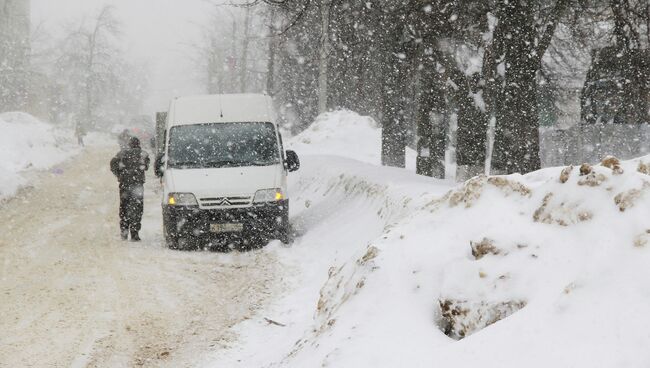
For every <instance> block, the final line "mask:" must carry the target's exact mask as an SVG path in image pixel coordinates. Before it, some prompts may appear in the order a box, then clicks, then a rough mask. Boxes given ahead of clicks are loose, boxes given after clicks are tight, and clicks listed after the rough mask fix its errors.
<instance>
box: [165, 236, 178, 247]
mask: <svg viewBox="0 0 650 368" xmlns="http://www.w3.org/2000/svg"><path fill="white" fill-rule="evenodd" d="M165 243H167V248H169V249H173V250H178V239H176V238H175V237H173V236H165Z"/></svg>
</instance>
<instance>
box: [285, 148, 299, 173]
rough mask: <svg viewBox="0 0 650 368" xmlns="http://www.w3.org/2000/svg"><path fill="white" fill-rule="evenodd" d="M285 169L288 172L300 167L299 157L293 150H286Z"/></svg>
mask: <svg viewBox="0 0 650 368" xmlns="http://www.w3.org/2000/svg"><path fill="white" fill-rule="evenodd" d="M286 154H287V169H288V170H289V172H294V171H298V169H300V159H299V158H298V154H297V153H296V152H294V151H287V153H286Z"/></svg>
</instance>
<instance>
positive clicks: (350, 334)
mask: <svg viewBox="0 0 650 368" xmlns="http://www.w3.org/2000/svg"><path fill="white" fill-rule="evenodd" d="M7 116H9V117H7ZM11 116H12V115H2V119H3V122H2V124H15V123H16V122H15V121H11V120H12V119H13V118H12V117H11ZM17 120H20V121H24V120H25V117H24V116H23V117H20V118H19V119H18V118H17ZM40 124H43V123H38V122H31V123H29V122H28V123H26V124H25V125H24V126H23V125H21V126H20V127H18V128H16V127H14V126H13V125H12V126H11V128H12V129H11V130H9V131H11V132H12V137H13V138H11V139H8V138H4V137H3V138H2V139H5V140H4V141H2V143H3V145H2V146H1V147H2V149H6V150H7V152H8V153H7V157H9V159H7V160H6V163H3V165H5V166H3V167H4V169H5V170H6V171H8V172H9V173H10V174H11V175H23V176H24V174H21V173H24V172H25V169H29V168H35V169H46V168H48V167H52V170H51V171H50V173H47V172H46V173H42V175H40V176H39V179H38V182H36V184H35V186H36V189H34V190H29V191H25V192H24V193H20V194H19V195H18V196H17V197H15V198H13V199H11V200H9V201H7V202H5V203H3V212H2V214H1V216H2V218H0V220H1V221H0V230H2V231H0V233H1V234H2V236H0V259H2V260H3V261H2V262H0V265H1V266H0V295H2V297H3V299H2V303H0V315H1V316H3V317H2V318H0V366H2V365H3V364H6V365H8V366H30V365H31V366H59V365H60V366H75V367H76V366H79V367H81V366H125V367H126V366H134V365H143V366H152V367H153V366H156V367H157V366H170V367H171V366H173V367H176V366H197V365H199V366H205V367H301V368H302V367H320V366H328V367H396V366H405V367H432V366H438V365H450V364H451V365H454V366H457V367H475V366H479V365H480V366H482V367H495V368H496V367H522V366H523V367H550V366H552V367H590V368H591V367H639V368H641V367H648V366H649V365H650V352H649V351H648V349H647V346H649V345H650V332H649V331H648V329H647V326H648V325H650V317H649V316H648V314H647V313H646V310H647V306H648V305H650V277H649V276H650V271H648V266H647V265H648V264H650V249H649V248H650V176H648V175H649V173H650V168H649V165H650V156H648V157H644V158H640V159H637V160H632V161H628V162H623V163H618V162H616V160H613V159H611V160H607V161H605V162H604V163H603V164H598V165H593V166H584V167H575V168H572V169H568V168H549V169H544V170H541V171H539V172H535V173H531V174H528V175H525V176H521V175H512V176H507V177H490V178H488V177H478V178H474V179H472V180H470V181H468V182H466V183H463V184H461V185H457V184H455V183H453V182H449V181H440V180H434V179H431V178H426V177H421V176H417V175H415V174H413V173H412V170H402V169H394V168H386V167H381V166H379V155H378V153H379V147H380V132H379V129H378V127H377V125H376V124H375V123H374V122H373V121H372V120H370V119H368V118H364V117H360V116H358V115H356V114H354V113H351V112H346V111H344V112H337V113H331V114H327V115H325V116H322V117H321V118H320V119H319V120H318V121H317V122H316V123H315V124H314V125H312V127H311V128H310V129H308V130H307V131H305V132H304V133H302V134H300V135H298V136H296V137H293V138H292V139H290V140H289V141H288V142H286V144H287V148H290V149H295V150H296V151H297V152H298V153H299V154H300V156H301V161H302V169H301V170H300V171H299V172H297V173H295V174H294V175H292V176H291V183H290V192H291V193H290V194H291V201H292V202H291V211H292V212H291V218H292V222H293V224H294V227H295V231H296V240H295V242H294V243H293V244H292V245H291V246H290V247H284V246H282V245H281V244H279V243H278V242H274V243H272V244H270V245H269V246H268V247H267V248H265V249H262V250H259V251H254V252H250V253H232V254H210V253H207V252H196V253H186V252H173V251H170V250H167V249H165V246H164V242H163V240H162V234H161V231H160V222H161V220H160V208H159V194H157V193H156V192H157V191H158V190H159V188H158V185H157V182H156V181H155V180H154V179H153V178H151V177H150V179H149V182H148V184H147V187H146V193H147V194H146V199H145V200H146V204H145V208H146V214H145V218H144V222H143V225H144V228H143V231H142V234H143V237H144V239H145V241H144V242H143V243H141V244H137V245H135V244H131V243H123V242H121V241H119V240H118V236H117V229H116V228H117V219H116V217H117V216H116V207H117V193H116V192H117V190H116V183H115V179H114V178H113V177H112V176H111V174H110V172H109V170H108V168H107V162H108V160H109V159H110V157H111V155H113V154H114V153H115V152H116V151H117V144H116V143H115V142H114V141H111V142H108V141H102V140H101V139H99V138H97V139H98V142H96V143H97V144H92V145H91V146H93V147H92V148H89V149H87V150H84V151H83V153H82V154H81V155H79V157H77V158H75V160H73V161H71V162H68V163H66V164H63V165H61V166H58V164H57V162H60V161H61V160H63V159H65V158H66V157H69V155H71V154H74V153H76V152H77V149H76V148H74V147H73V146H71V145H70V144H69V143H66V144H64V145H57V141H56V140H49V138H47V137H42V138H38V137H39V136H41V135H45V136H46V135H47V134H49V133H47V134H46V133H45V132H47V131H48V129H50V128H49V127H48V126H47V125H45V127H43V126H41V125H40ZM34 126H35V127H34ZM28 128H29V129H34V130H33V131H32V132H30V131H26V130H27V129H28ZM37 138H38V139H37ZM19 142H22V143H19ZM106 144H110V146H106ZM9 145H14V146H13V147H14V150H9V149H8V148H6V147H9ZM26 147H31V148H33V150H34V152H31V149H26ZM47 147H50V148H47ZM47 150H50V151H47ZM15 152H19V153H21V154H15V155H13V156H11V154H13V153H15ZM43 152H46V153H43ZM408 157H409V162H411V163H410V164H409V165H410V166H411V167H412V160H413V159H414V155H413V152H409V153H408ZM8 163H12V165H13V166H7V165H8ZM52 165H54V167H53V166H52ZM27 172H29V170H27ZM9 177H11V176H9ZM14 177H16V178H20V177H19V176H14ZM2 178H3V179H2V180H5V179H4V178H6V177H2ZM16 180H17V181H16V183H17V184H15V185H14V187H13V188H15V187H16V186H17V185H25V183H26V181H25V178H23V179H16ZM20 180H23V181H22V182H21V181H20ZM4 183H9V181H6V182H3V188H9V185H8V184H4ZM14 190H15V189H14ZM52 199H55V200H52ZM53 337H56V338H53ZM206 352H207V354H206ZM197 359H198V360H199V362H197Z"/></svg>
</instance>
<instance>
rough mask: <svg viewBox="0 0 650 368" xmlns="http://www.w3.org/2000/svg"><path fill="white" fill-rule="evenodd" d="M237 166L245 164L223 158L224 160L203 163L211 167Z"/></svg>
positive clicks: (204, 165)
mask: <svg viewBox="0 0 650 368" xmlns="http://www.w3.org/2000/svg"><path fill="white" fill-rule="evenodd" d="M232 166H234V167H237V166H244V164H243V163H242V162H239V161H233V160H222V161H213V162H206V163H205V164H203V167H210V168H219V167H232Z"/></svg>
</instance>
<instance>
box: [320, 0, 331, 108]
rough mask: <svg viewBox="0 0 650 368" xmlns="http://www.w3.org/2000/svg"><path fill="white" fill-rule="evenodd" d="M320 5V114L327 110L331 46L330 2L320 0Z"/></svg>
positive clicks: (328, 0)
mask: <svg viewBox="0 0 650 368" xmlns="http://www.w3.org/2000/svg"><path fill="white" fill-rule="evenodd" d="M320 5H321V6H320V15H321V39H320V52H319V58H318V113H319V114H322V113H324V112H326V111H327V98H328V71H329V53H330V48H331V45H330V39H329V33H330V32H329V28H330V14H331V11H332V2H331V0H321V4H320Z"/></svg>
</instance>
